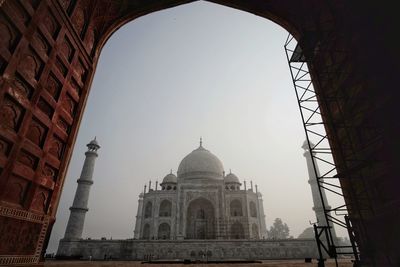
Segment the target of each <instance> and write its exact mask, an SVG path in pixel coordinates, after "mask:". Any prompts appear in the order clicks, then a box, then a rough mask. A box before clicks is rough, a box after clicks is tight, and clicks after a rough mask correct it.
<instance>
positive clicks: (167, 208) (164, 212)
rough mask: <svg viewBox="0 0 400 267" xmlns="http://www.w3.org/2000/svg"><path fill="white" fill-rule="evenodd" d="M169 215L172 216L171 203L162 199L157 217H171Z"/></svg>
mask: <svg viewBox="0 0 400 267" xmlns="http://www.w3.org/2000/svg"><path fill="white" fill-rule="evenodd" d="M171 214H172V203H171V201H170V200H167V199H164V200H163V201H161V204H160V210H159V212H158V216H159V217H171Z"/></svg>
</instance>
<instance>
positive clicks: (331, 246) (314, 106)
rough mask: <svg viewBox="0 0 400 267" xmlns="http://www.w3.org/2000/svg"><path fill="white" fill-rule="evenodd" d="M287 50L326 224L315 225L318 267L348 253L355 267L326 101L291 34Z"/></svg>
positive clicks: (355, 251) (352, 237) (356, 259)
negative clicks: (340, 236)
mask: <svg viewBox="0 0 400 267" xmlns="http://www.w3.org/2000/svg"><path fill="white" fill-rule="evenodd" d="M285 51H286V57H287V61H288V64H289V68H290V73H291V77H292V80H293V85H294V89H295V93H296V97H297V101H298V106H299V109H300V114H301V118H302V121H303V126H304V130H305V134H306V138H307V142H308V148H309V151H310V154H311V158H312V164H313V169H314V173H315V177H316V179H317V184H318V189H319V195H320V198H321V202H322V206H323V209H324V215H325V221H326V222H317V224H314V232H315V238H316V241H317V246H318V252H319V255H320V258H319V263H318V266H324V255H328V256H329V257H331V258H334V259H335V262H336V266H338V261H337V259H338V257H339V258H340V257H341V255H346V254H347V255H353V256H354V265H355V266H356V265H357V264H358V262H359V250H358V247H357V245H356V242H355V235H354V232H353V229H352V225H351V222H350V220H349V218H348V216H347V214H348V209H347V206H346V204H345V201H344V197H343V192H342V189H341V185H340V181H339V177H340V174H339V173H338V170H337V168H336V165H335V162H334V158H333V153H332V150H331V147H330V140H329V136H328V135H327V133H326V122H325V121H324V120H323V119H322V112H321V109H320V104H319V103H321V102H323V101H322V100H324V96H321V95H319V94H318V93H317V92H316V91H315V90H314V86H313V82H315V81H313V80H312V78H311V75H310V71H309V68H308V62H307V60H308V59H307V58H306V56H305V54H304V53H303V51H302V48H301V47H300V45H299V44H298V42H297V41H296V39H295V38H294V37H293V36H291V35H290V34H289V35H288V37H287V39H286V42H285ZM317 52H318V51H317ZM324 103H325V102H324ZM318 170H319V171H318ZM323 191H325V193H326V194H327V197H329V198H330V199H333V200H334V201H333V203H332V202H331V203H330V204H331V205H332V204H333V205H332V207H329V206H328V204H327V203H325V200H324V197H323ZM333 226H338V227H342V228H345V229H346V230H347V232H348V234H349V239H350V245H343V244H339V242H338V240H335V238H334V235H333V234H332V232H333V231H334V230H333Z"/></svg>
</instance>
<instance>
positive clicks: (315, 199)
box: [302, 141, 337, 242]
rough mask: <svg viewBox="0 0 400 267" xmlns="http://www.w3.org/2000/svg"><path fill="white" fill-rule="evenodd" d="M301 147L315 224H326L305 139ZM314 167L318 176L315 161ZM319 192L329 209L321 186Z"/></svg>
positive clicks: (332, 231)
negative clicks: (306, 170)
mask: <svg viewBox="0 0 400 267" xmlns="http://www.w3.org/2000/svg"><path fill="white" fill-rule="evenodd" d="M311 146H314V145H313V144H312V143H311ZM302 148H303V149H304V154H303V155H304V157H305V158H306V161H307V169H308V176H309V180H308V183H309V184H310V187H311V193H312V198H313V202H314V207H313V210H314V212H315V217H316V218H317V222H318V223H317V224H318V225H319V226H326V225H328V224H327V221H326V220H325V214H324V208H323V206H322V201H321V196H320V192H319V189H318V181H317V176H316V173H315V171H314V166H313V162H312V157H311V153H310V150H309V147H308V143H307V141H304V144H303V146H302ZM315 169H316V172H317V175H318V176H320V173H319V169H318V165H317V164H316V163H315ZM321 193H322V198H323V201H324V204H325V208H326V209H327V210H330V209H331V207H330V206H329V204H328V200H327V198H326V194H325V190H324V189H323V188H321ZM330 225H331V226H332V228H331V233H332V237H333V239H334V241H335V242H336V240H337V238H336V232H335V228H334V227H333V225H332V224H330Z"/></svg>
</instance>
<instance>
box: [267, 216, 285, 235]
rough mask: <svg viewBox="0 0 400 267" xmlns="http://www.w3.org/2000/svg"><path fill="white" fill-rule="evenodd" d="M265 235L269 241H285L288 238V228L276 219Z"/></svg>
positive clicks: (280, 220)
mask: <svg viewBox="0 0 400 267" xmlns="http://www.w3.org/2000/svg"><path fill="white" fill-rule="evenodd" d="M267 233H268V238H270V239H287V238H288V237H289V226H287V224H286V223H283V222H282V219H281V218H276V219H275V221H274V224H273V225H272V226H271V227H270V228H269V231H268V230H267Z"/></svg>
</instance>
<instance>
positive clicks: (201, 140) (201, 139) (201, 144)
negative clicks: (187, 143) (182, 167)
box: [200, 136, 203, 147]
mask: <svg viewBox="0 0 400 267" xmlns="http://www.w3.org/2000/svg"><path fill="white" fill-rule="evenodd" d="M202 146H203V138H202V137H201V136H200V147H202Z"/></svg>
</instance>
